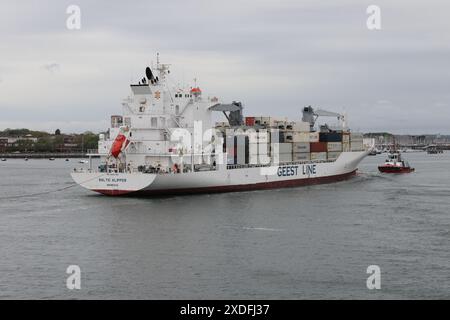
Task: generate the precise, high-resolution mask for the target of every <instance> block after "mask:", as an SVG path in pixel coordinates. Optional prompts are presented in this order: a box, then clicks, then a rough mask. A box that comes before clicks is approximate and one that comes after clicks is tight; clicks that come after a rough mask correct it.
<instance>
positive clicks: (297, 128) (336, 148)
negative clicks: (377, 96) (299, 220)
mask: <svg viewBox="0 0 450 320" xmlns="http://www.w3.org/2000/svg"><path fill="white" fill-rule="evenodd" d="M169 67H170V65H168V64H162V63H160V62H159V57H158V59H157V63H156V66H154V67H152V68H150V67H147V68H146V77H144V78H142V79H141V80H140V81H139V83H137V84H131V95H130V96H129V97H128V98H126V99H125V100H124V101H123V103H122V106H123V114H122V115H113V116H111V127H110V128H109V129H108V131H107V132H106V133H104V134H100V136H99V143H98V151H96V152H95V153H90V154H89V157H90V163H89V168H79V169H74V171H73V172H72V173H71V175H72V178H73V179H74V180H75V182H76V183H78V184H79V185H81V186H83V187H85V188H87V189H89V190H92V191H96V192H99V193H102V194H105V195H125V194H130V195H164V194H190V193H201V192H228V191H243V190H256V189H270V188H283V187H296V186H302V185H310V184H318V183H329V182H334V181H341V180H344V179H347V178H350V177H352V176H353V175H355V173H356V170H357V166H358V164H359V163H360V161H361V160H362V159H363V158H364V157H365V156H366V155H367V154H368V153H369V151H370V150H369V149H370V148H371V147H370V146H367V145H364V142H363V136H362V134H360V133H353V132H351V131H350V130H349V129H348V128H347V125H346V119H345V116H344V115H340V114H337V113H333V112H328V111H324V110H314V109H313V108H312V107H305V108H303V109H302V112H303V116H302V119H297V120H294V121H289V120H288V119H280V118H274V117H262V116H259V117H245V118H244V116H243V107H242V104H241V103H239V102H232V103H228V104H226V103H222V102H220V100H219V99H218V98H217V97H209V96H205V95H204V94H203V92H202V91H201V89H200V88H199V87H197V86H194V87H189V86H186V87H183V86H175V85H172V83H176V82H175V81H173V79H171V75H170V68H169ZM152 70H153V71H152ZM299 111H300V110H299ZM217 112H220V113H219V115H222V114H223V116H224V120H226V121H225V122H214V121H213V114H214V113H217ZM299 113H300V112H299ZM319 116H320V117H322V116H332V117H336V118H337V119H338V120H339V123H340V127H339V128H337V127H335V128H333V129H332V128H330V127H328V126H327V125H321V126H319V125H318V123H317V121H316V120H317V118H318V117H319ZM93 156H96V157H98V156H99V157H100V165H99V166H98V167H96V168H93V165H92V157H93Z"/></svg>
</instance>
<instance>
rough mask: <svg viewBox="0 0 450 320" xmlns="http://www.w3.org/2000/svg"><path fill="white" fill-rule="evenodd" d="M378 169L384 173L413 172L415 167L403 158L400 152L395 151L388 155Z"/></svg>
mask: <svg viewBox="0 0 450 320" xmlns="http://www.w3.org/2000/svg"><path fill="white" fill-rule="evenodd" d="M378 170H379V171H380V172H383V173H409V172H413V171H414V168H411V166H410V165H409V163H408V161H405V160H403V159H402V157H401V155H400V152H393V153H390V154H389V155H388V158H387V159H386V162H385V163H383V164H382V165H380V166H378Z"/></svg>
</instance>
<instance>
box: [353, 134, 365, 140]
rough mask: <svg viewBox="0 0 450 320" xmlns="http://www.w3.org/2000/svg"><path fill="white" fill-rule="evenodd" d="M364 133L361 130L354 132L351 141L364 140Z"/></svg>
mask: <svg viewBox="0 0 450 320" xmlns="http://www.w3.org/2000/svg"><path fill="white" fill-rule="evenodd" d="M363 137H364V136H363V134H362V133H359V132H352V133H351V134H350V141H362V140H363Z"/></svg>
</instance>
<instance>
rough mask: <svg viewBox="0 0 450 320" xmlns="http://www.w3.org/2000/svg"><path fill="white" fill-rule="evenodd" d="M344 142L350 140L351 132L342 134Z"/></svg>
mask: <svg viewBox="0 0 450 320" xmlns="http://www.w3.org/2000/svg"><path fill="white" fill-rule="evenodd" d="M342 142H350V135H349V134H343V135H342Z"/></svg>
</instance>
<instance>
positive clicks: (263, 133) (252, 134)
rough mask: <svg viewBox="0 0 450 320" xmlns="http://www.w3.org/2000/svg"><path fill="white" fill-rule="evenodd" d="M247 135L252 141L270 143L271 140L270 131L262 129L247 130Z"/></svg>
mask: <svg viewBox="0 0 450 320" xmlns="http://www.w3.org/2000/svg"><path fill="white" fill-rule="evenodd" d="M246 135H247V136H248V137H249V142H250V143H257V142H260V143H269V142H270V131H269V130H264V129H261V130H259V132H256V131H254V130H247V132H246Z"/></svg>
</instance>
